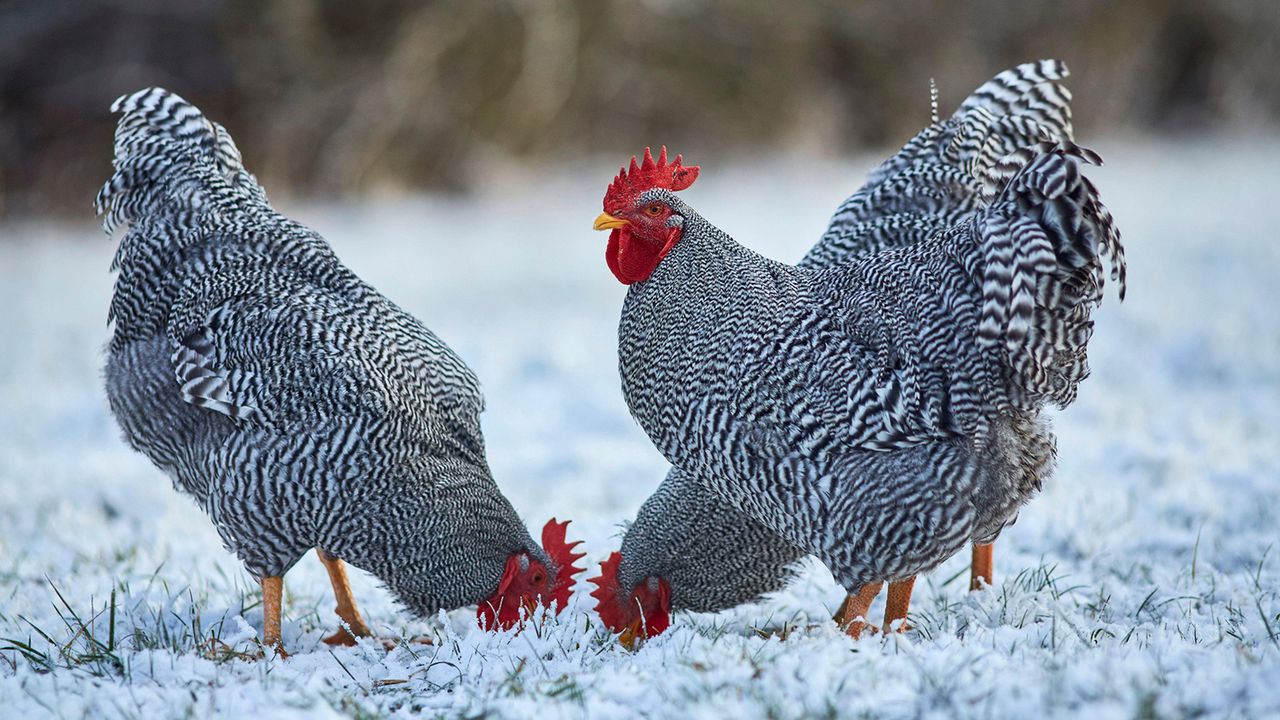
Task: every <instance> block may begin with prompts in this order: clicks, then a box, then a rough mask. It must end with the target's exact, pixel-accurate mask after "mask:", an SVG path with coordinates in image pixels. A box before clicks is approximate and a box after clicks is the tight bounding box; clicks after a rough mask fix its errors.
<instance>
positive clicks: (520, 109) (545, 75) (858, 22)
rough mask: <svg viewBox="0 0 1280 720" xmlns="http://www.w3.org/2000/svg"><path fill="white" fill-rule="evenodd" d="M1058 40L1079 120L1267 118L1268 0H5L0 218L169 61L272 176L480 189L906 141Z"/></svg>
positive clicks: (101, 172)
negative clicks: (685, 160) (627, 165)
mask: <svg viewBox="0 0 1280 720" xmlns="http://www.w3.org/2000/svg"><path fill="white" fill-rule="evenodd" d="M1042 57H1059V58H1062V59H1064V60H1066V61H1067V63H1068V65H1069V66H1070V67H1071V69H1072V71H1073V77H1072V79H1071V80H1070V86H1071V88H1072V89H1073V91H1074V92H1075V95H1076V104H1075V107H1076V117H1077V120H1078V122H1077V128H1078V129H1079V131H1080V132H1081V136H1082V137H1088V136H1097V135H1099V134H1105V135H1107V136H1116V135H1129V134H1135V135H1137V134H1141V135H1144V136H1146V135H1157V136H1173V137H1174V138H1180V137H1185V136H1187V135H1192V134H1195V135H1202V134H1211V135H1231V136H1239V135H1254V134H1263V133H1268V132H1271V131H1274V130H1276V129H1277V124H1280V71H1278V68H1280V3H1276V2H1272V1H1271V0H1214V1H1200V0H1130V1H1127V2H1112V1H1110V0H1078V1H1074V2H1062V1H1058V2H1007V1H1000V0H979V1H977V2H966V3H956V2H948V1H946V0H901V1H899V2H893V3H885V2H835V1H834V0H831V1H821V2H806V3H777V2H765V1H759V2H748V1H745V0H683V1H681V0H438V1H436V2H408V1H395V0H385V1H381V2H371V3H353V2H337V1H331V0H262V1H259V0H252V1H251V0H189V1H186V2H171V1H169V0H97V1H92V0H16V1H15V0H6V1H5V2H2V3H0V216H9V217H24V216H30V215H50V214H53V215H72V216H84V215H86V214H87V213H88V212H89V211H88V207H89V202H90V200H91V198H92V197H93V194H94V191H95V189H96V187H97V185H98V184H99V183H101V182H102V181H103V180H104V179H105V178H106V177H107V174H108V172H109V169H108V168H109V162H110V138H111V133H112V129H113V127H114V119H113V118H112V117H111V115H110V114H109V112H108V107H109V105H110V103H111V101H112V100H113V99H114V98H115V97H117V96H118V95H121V94H123V93H126V92H130V91H133V90H136V89H139V88H141V87H145V86H148V85H162V86H165V87H168V88H169V89H171V90H173V91H175V92H178V93H179V94H181V95H183V96H185V97H186V98H187V99H189V100H191V101H193V102H194V103H196V104H197V105H198V106H200V107H201V108H202V109H203V110H204V111H205V112H206V113H207V114H208V115H209V116H210V117H212V118H214V119H217V120H219V121H221V122H222V123H223V124H224V125H226V126H227V127H228V129H229V130H230V131H231V133H232V135H233V136H234V137H235V138H236V140H237V142H238V143H239V144H240V147H241V150H242V151H243V153H244V156H245V158H246V164H247V165H248V166H249V167H250V169H251V170H253V171H254V172H256V173H257V174H258V175H259V177H260V179H261V180H263V182H264V183H265V185H266V187H267V188H268V190H269V191H271V193H272V196H273V197H276V198H277V199H278V198H279V196H281V195H285V196H289V195H293V196H297V197H335V196H342V197H347V196H359V195H363V194H367V193H370V192H377V191H382V190H388V189H395V190H398V189H414V190H416V189H428V190H445V191H468V190H474V189H475V188H476V186H477V185H478V184H481V183H484V182H485V181H486V179H487V178H488V177H489V172H490V171H491V170H492V169H494V168H495V167H503V166H507V165H511V164H516V165H523V166H527V167H529V168H532V169H533V170H534V171H535V172H536V170H537V168H538V166H539V165H541V164H556V165H563V164H564V163H566V162H574V161H580V160H581V159H582V158H583V156H587V155H600V154H603V155H604V156H605V157H607V158H608V159H609V162H608V166H609V167H612V166H613V165H615V164H616V163H617V162H619V161H620V160H622V159H624V158H625V157H627V156H629V155H630V154H631V153H632V152H635V151H637V150H639V149H640V148H642V147H643V146H644V145H646V144H657V143H666V144H668V145H671V146H673V148H676V149H679V150H681V151H683V152H686V153H690V152H694V153H696V160H697V161H698V162H707V161H710V160H715V159H716V158H717V157H750V156H752V155H757V154H778V153H781V154H787V155H799V156H812V155H820V156H828V157H830V156H844V155H850V154H854V153H857V152H859V151H867V150H871V149H876V150H879V149H882V148H887V147H890V146H896V145H898V144H900V143H901V142H903V141H904V140H906V139H907V138H908V137H910V136H911V135H912V134H914V133H915V131H916V130H918V129H919V128H920V127H921V126H923V125H924V124H925V123H926V122H927V119H928V82H929V78H930V77H936V78H937V79H938V82H939V85H940V89H941V95H942V107H943V111H944V113H946V112H948V111H949V109H950V108H953V107H954V105H955V103H956V102H958V101H959V100H961V99H963V97H964V96H965V95H966V94H967V93H968V92H969V91H970V90H972V89H973V88H974V87H976V86H977V85H978V84H980V83H981V82H983V81H984V80H986V79H987V78H989V77H990V76H991V75H993V74H994V73H995V72H997V71H999V70H1002V69H1004V68H1006V67H1010V66H1012V65H1015V64H1017V63H1019V62H1023V61H1026V60H1030V59H1037V58H1042Z"/></svg>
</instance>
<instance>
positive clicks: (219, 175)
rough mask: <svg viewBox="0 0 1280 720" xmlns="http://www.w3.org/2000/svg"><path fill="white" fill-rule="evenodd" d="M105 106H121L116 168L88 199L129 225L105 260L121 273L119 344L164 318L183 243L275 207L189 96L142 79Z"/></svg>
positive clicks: (236, 226)
mask: <svg viewBox="0 0 1280 720" xmlns="http://www.w3.org/2000/svg"><path fill="white" fill-rule="evenodd" d="M111 109H112V110H113V111H115V112H119V113H121V116H120V121H119V124H118V125H117V127H116V135H115V157H114V159H113V161H112V164H113V165H114V168H115V172H114V173H113V174H112V175H111V177H110V178H109V179H108V180H107V182H106V183H104V184H103V186H102V189H101V190H99V192H98V195H97V199H96V201H95V206H96V209H97V211H98V214H99V215H102V216H103V229H104V230H105V231H106V232H107V233H108V234H113V233H114V232H115V231H116V229H118V228H120V227H122V226H126V225H127V226H128V227H129V230H128V232H127V233H125V234H124V236H123V237H122V238H121V239H120V244H119V247H118V248H117V249H116V254H115V258H114V260H113V261H112V266H111V267H112V270H117V271H119V276H118V277H117V278H116V287H115V293H114V295H113V296H112V299H111V308H110V311H109V314H108V320H109V321H114V322H115V323H116V333H115V336H114V338H113V341H112V342H113V344H116V345H118V344H120V343H123V342H126V341H128V340H130V339H133V338H136V337H146V336H149V335H150V334H153V333H155V332H158V331H159V330H161V329H162V328H163V327H164V322H165V318H166V317H167V314H168V309H169V305H170V303H171V302H172V301H173V299H174V297H175V296H176V294H177V292H178V289H179V288H180V287H181V285H182V283H183V282H184V280H183V279H182V278H178V277H174V276H173V272H174V268H175V267H176V266H177V265H178V264H179V263H181V262H182V261H183V259H184V257H185V256H186V254H187V253H186V251H187V250H188V249H189V248H192V247H195V246H197V245H201V244H206V243H209V242H220V241H221V240H219V238H227V237H232V236H235V235H237V233H238V232H239V231H242V230H244V229H245V228H254V227H259V228H260V227H264V226H265V223H264V222H263V221H264V220H266V219H267V215H268V213H270V214H272V215H274V213H273V211H271V209H270V206H268V205H267V199H266V194H265V193H264V192H263V190H262V187H261V186H260V185H258V182H257V180H255V179H254V177H253V175H251V174H250V173H249V172H248V171H247V170H245V168H244V165H243V164H242V163H241V159H240V151H239V149H237V148H236V144H235V142H234V141H233V140H232V139H231V135H230V134H229V133H228V132H227V131H226V129H225V128H223V127H222V126H221V125H219V124H218V123H215V122H213V121H211V120H209V119H207V118H205V116H204V115H203V114H202V113H201V112H200V110H199V109H197V108H196V107H195V106H194V105H192V104H190V103H188V102H187V101H186V100H183V99H182V98H181V97H179V96H178V95H175V94H173V93H171V92H169V91H167V90H164V89H162V88H147V89H145V90H140V91H138V92H135V93H133V94H131V95H126V96H123V97H121V98H119V99H118V100H116V101H115V103H113V104H112V106H111ZM239 234H244V233H243V232H239Z"/></svg>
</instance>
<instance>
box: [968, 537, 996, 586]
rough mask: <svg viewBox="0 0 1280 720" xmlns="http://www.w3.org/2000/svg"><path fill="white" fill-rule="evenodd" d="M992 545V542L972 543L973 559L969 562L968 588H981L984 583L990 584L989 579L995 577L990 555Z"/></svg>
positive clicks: (992, 560)
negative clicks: (983, 543) (984, 543)
mask: <svg viewBox="0 0 1280 720" xmlns="http://www.w3.org/2000/svg"><path fill="white" fill-rule="evenodd" d="M994 547H995V544H994V543H988V544H986V545H979V544H978V543H974V544H973V561H972V562H971V563H970V564H969V589H970V590H981V589H982V587H983V586H984V585H990V584H991V579H992V578H993V577H995V567H994V565H995V560H994V559H993V557H992V549H993V548H994Z"/></svg>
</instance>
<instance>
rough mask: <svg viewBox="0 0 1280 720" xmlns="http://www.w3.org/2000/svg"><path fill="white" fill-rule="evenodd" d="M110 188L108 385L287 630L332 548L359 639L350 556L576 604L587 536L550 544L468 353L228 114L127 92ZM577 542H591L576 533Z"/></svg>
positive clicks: (531, 599) (444, 597) (500, 599)
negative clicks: (278, 176)
mask: <svg viewBox="0 0 1280 720" xmlns="http://www.w3.org/2000/svg"><path fill="white" fill-rule="evenodd" d="M112 109H113V111H116V112H120V113H122V115H121V118H120V122H119V126H118V128H117V130H116V137H115V160H114V165H115V173H114V175H112V177H111V179H110V180H108V181H107V183H106V184H105V185H104V186H103V187H102V190H101V191H100V192H99V194H98V198H97V208H98V212H99V213H100V214H105V219H104V228H105V229H106V231H107V233H108V234H112V233H113V232H114V230H115V229H116V228H117V227H119V226H121V225H127V226H128V230H127V232H125V233H124V235H123V237H122V239H121V241H120V245H119V248H118V250H117V253H116V256H115V261H114V263H113V266H112V268H113V270H117V271H118V273H119V274H118V276H117V278H116V283H115V291H114V295H113V297H112V299H111V307H110V313H109V319H110V321H112V322H114V332H113V334H112V337H111V341H110V343H109V345H108V347H107V364H106V371H105V376H106V390H107V397H108V399H109V401H110V405H111V410H112V412H113V414H114V415H115V417H116V419H117V420H118V422H119V423H120V426H121V428H122V429H123V431H124V436H125V438H126V440H127V441H128V442H129V443H130V444H131V445H132V446H133V447H134V448H136V449H137V450H139V451H141V452H142V453H143V454H145V455H146V456H147V457H148V458H150V459H151V460H152V462H154V463H155V464H156V465H157V466H158V467H160V469H162V470H163V471H165V472H166V473H167V474H168V475H169V476H170V478H171V479H172V480H173V483H174V486H175V487H176V488H177V489H179V490H181V491H183V492H186V493H187V494H189V495H191V496H192V497H193V498H194V499H195V501H196V502H197V503H199V505H200V507H201V508H203V509H204V510H205V512H206V513H208V514H209V517H210V519H211V520H212V521H213V523H214V525H215V526H216V527H217V529H218V532H219V534H220V535H221V537H222V539H223V541H224V543H225V544H226V546H227V548H228V549H230V550H231V551H232V552H234V553H235V554H236V555H237V556H239V558H240V559H241V560H242V561H243V562H244V564H245V567H246V568H247V569H248V570H249V572H250V573H252V574H253V575H254V576H255V577H257V578H258V579H259V580H260V582H261V585H262V594H263V608H264V620H263V641H264V644H265V645H270V646H275V647H277V648H280V599H281V588H282V577H283V576H284V574H285V573H286V572H287V571H288V570H289V568H290V567H292V566H293V565H294V563H296V562H297V561H298V560H299V559H300V558H301V557H302V556H303V555H304V554H305V553H306V552H307V551H308V550H309V549H310V548H315V549H316V551H317V554H318V555H319V557H320V559H321V560H322V561H323V562H324V564H325V566H326V568H327V569H328V571H329V575H330V579H331V580H332V584H333V589H334V594H335V597H336V599H337V613H338V616H339V617H340V619H341V621H342V623H343V625H344V626H345V627H343V629H341V630H340V631H339V632H338V633H337V634H335V635H334V636H332V637H330V638H328V641H329V642H331V643H339V642H341V643H351V642H353V638H352V635H368V634H369V630H368V627H367V626H366V625H365V623H364V621H363V619H362V618H361V616H360V613H359V611H358V610H357V608H356V605H355V601H354V599H353V598H352V597H351V592H350V588H349V585H348V583H347V579H346V573H345V568H344V565H343V563H344V562H349V563H351V564H353V565H355V566H356V567H360V568H363V569H365V570H367V571H369V572H371V573H373V574H374V575H376V576H377V577H378V578H380V579H381V580H382V581H383V582H384V583H385V584H386V586H387V587H388V588H389V589H390V591H391V592H392V593H393V594H394V595H395V596H396V597H397V598H398V599H399V600H400V601H402V602H403V603H404V604H405V605H406V606H407V607H408V608H409V609H410V610H412V611H413V612H415V613H418V614H420V615H425V614H429V613H433V612H435V611H437V610H439V609H450V608H455V607H460V606H464V605H469V604H479V609H478V611H477V614H478V616H479V618H480V620H481V622H482V623H483V624H484V625H485V626H487V627H490V628H495V627H504V628H507V627H511V626H512V625H514V624H516V623H517V622H519V620H520V617H521V612H522V610H526V609H532V608H533V607H534V603H535V602H536V601H538V600H539V599H540V601H541V602H542V603H543V604H544V605H546V606H548V607H551V606H553V607H554V608H555V609H556V610H557V611H559V610H560V609H562V608H563V607H564V605H565V603H566V602H567V600H568V597H569V594H570V592H571V588H572V585H573V575H574V573H576V572H578V571H579V568H577V567H575V566H574V564H573V563H574V561H575V560H577V559H578V558H579V557H581V555H580V554H579V553H575V552H574V551H573V546H574V544H569V543H567V542H566V541H565V525H567V523H557V522H555V521H554V520H552V521H551V522H549V523H547V525H546V527H545V528H544V529H543V532H542V544H541V545H539V544H538V543H537V542H535V541H534V540H533V538H531V537H530V535H529V532H528V530H527V529H526V528H525V526H524V524H523V523H522V522H521V520H520V518H519V517H518V516H517V515H516V512H515V509H514V508H513V507H512V506H511V503H510V502H509V501H508V500H507V499H506V498H505V497H504V496H503V495H502V493H501V492H500V491H499V489H498V486H497V484H496V483H495V482H494V480H493V478H492V476H491V474H490V471H489V466H488V463H487V462H486V459H485V448H484V438H483V436H482V434H481V429H480V412H481V410H482V409H483V406H484V399H483V397H482V395H481V394H480V389H479V384H478V382H477V380H476V377H475V375H474V374H473V373H472V371H471V369H470V368H468V367H467V366H466V365H465V364H464V363H463V362H462V360H461V359H460V358H459V357H458V356H457V355H455V354H454V353H453V351H452V350H450V349H449V347H448V346H447V345H445V344H444V342H442V341H441V340H440V339H439V338H437V337H436V336H435V335H434V334H432V333H431V331H429V330H428V329H427V328H426V327H424V326H423V325H422V324H421V323H420V322H418V321H417V320H416V319H414V318H413V317H412V316H411V315H409V314H408V313H407V312H405V311H404V310H402V309H400V308H399V307H398V306H396V305H395V304H394V303H392V302H391V301H390V300H388V299H386V298H385V297H383V296H382V295H381V294H379V293H378V292H377V291H376V290H374V289H373V288H372V287H370V286H369V285H368V284H366V283H365V282H363V281H362V280H360V278H358V277H356V276H355V275H354V274H353V273H352V272H351V271H350V270H348V269H347V268H346V267H345V266H343V265H342V263H340V262H339V261H338V259H337V257H336V256H335V255H334V253H333V251H332V250H331V249H330V247H329V245H328V244H327V243H326V242H325V241H324V239H322V238H321V237H320V236H319V235H317V234H316V233H315V232H313V231H311V230H309V229H307V228H306V227H304V226H302V225H300V224H299V223H296V222H294V221H292V220H289V219H287V218H285V217H283V216H281V215H280V214H278V213H277V212H276V211H275V210H274V209H272V207H271V206H270V205H269V204H268V202H267V198H266V195H265V193H264V191H263V189H262V187H261V186H259V185H258V183H257V181H256V180H255V179H254V177H253V176H252V175H251V174H250V173H249V172H248V171H247V170H245V168H244V166H243V165H242V164H241V159H240V152H239V150H238V149H237V148H236V146H235V143H234V142H233V141H232V139H231V137H230V135H229V134H228V133H227V131H226V130H225V129H224V128H223V127H222V126H221V125H219V124H217V123H214V122H211V121H209V120H207V119H205V117H204V116H203V115H202V114H201V113H200V111H199V110H198V109H197V108H195V107H194V106H192V105H190V104H189V103H187V102H186V101H184V100H183V99H182V98H180V97H178V96H177V95H174V94H172V93H169V92H167V91H165V90H162V89H158V88H151V89H147V90H142V91H140V92H137V93H134V94H133V95H129V96H125V97H122V98H120V99H119V100H117V101H116V103H115V104H114V105H113V106H112ZM575 544H576V543H575Z"/></svg>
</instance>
